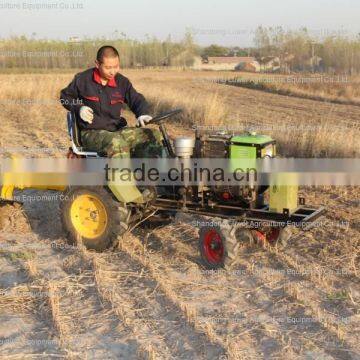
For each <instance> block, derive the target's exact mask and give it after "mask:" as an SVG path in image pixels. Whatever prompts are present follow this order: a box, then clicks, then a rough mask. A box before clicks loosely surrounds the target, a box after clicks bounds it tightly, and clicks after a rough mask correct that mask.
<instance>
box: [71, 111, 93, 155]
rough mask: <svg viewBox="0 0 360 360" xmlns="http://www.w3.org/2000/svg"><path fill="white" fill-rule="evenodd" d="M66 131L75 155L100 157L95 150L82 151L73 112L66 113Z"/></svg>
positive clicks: (78, 129)
mask: <svg viewBox="0 0 360 360" xmlns="http://www.w3.org/2000/svg"><path fill="white" fill-rule="evenodd" d="M67 125H68V133H69V136H70V141H71V146H72V151H73V153H74V154H75V155H78V156H85V157H100V156H99V154H98V153H97V152H90V151H84V150H83V147H82V143H81V133H80V131H81V130H80V127H79V123H78V118H77V116H76V114H75V112H68V113H67Z"/></svg>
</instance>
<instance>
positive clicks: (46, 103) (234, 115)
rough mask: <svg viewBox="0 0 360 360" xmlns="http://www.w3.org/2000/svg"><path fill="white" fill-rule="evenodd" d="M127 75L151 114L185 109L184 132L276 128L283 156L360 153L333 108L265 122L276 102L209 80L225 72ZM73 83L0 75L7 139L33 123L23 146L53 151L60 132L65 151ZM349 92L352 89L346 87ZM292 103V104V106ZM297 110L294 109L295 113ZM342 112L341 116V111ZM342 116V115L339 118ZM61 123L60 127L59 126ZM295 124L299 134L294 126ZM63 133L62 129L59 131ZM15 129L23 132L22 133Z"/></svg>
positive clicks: (352, 132) (353, 133) (355, 131)
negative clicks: (66, 103) (248, 108)
mask: <svg viewBox="0 0 360 360" xmlns="http://www.w3.org/2000/svg"><path fill="white" fill-rule="evenodd" d="M125 75H127V76H129V78H130V79H131V80H132V81H133V83H134V85H135V86H136V88H137V89H138V90H140V91H141V92H142V93H144V95H145V96H146V97H147V99H148V100H149V102H150V104H151V106H152V112H153V113H160V112H163V111H165V110H169V109H174V108H179V107H180V108H183V109H184V113H183V114H182V115H181V116H179V117H177V120H175V121H177V122H178V123H179V122H180V124H181V125H182V126H183V127H187V128H190V127H192V126H194V125H202V126H204V125H205V126H236V128H237V129H238V131H241V130H245V129H246V128H248V127H249V126H252V125H257V126H264V127H266V126H268V125H277V126H282V127H283V128H282V129H281V130H276V129H274V130H264V131H261V132H263V133H267V134H270V135H272V136H273V137H274V138H276V139H277V141H278V143H279V145H280V150H281V153H282V154H283V155H284V156H299V157H307V156H308V157H355V156H358V155H359V154H360V143H359V142H358V137H359V136H360V130H359V124H358V122H357V121H350V120H349V122H347V121H346V118H341V119H340V118H338V115H337V114H335V115H336V117H335V115H333V114H332V112H336V111H337V109H336V108H335V109H334V110H332V108H329V109H328V111H329V113H328V114H326V111H327V110H326V108H325V107H324V110H323V111H324V114H323V115H321V116H319V114H316V116H314V118H313V119H311V118H301V114H300V113H299V114H297V112H296V111H293V112H292V113H291V114H288V115H286V116H283V115H284V113H282V111H286V113H288V110H287V109H284V110H281V109H279V110H278V111H279V113H278V115H279V117H283V120H281V121H279V119H271V118H267V119H266V120H265V119H264V118H266V112H265V111H262V108H263V107H267V106H268V105H271V104H270V103H271V102H272V101H273V99H272V98H266V97H264V96H273V95H270V94H269V95H266V94H265V95H264V93H263V92H260V91H253V90H242V89H239V88H235V87H229V86H225V85H218V84H215V83H210V82H208V81H207V80H208V79H215V78H216V77H218V78H221V77H222V76H225V74H224V73H222V72H214V73H210V75H209V72H205V73H204V72H191V71H189V72H181V71H169V72H165V71H135V70H131V71H130V70H128V71H127V72H126V73H125ZM227 76H228V75H227ZM71 78H72V75H70V74H56V75H55V74H33V75H29V76H25V77H24V76H23V75H0V81H1V83H2V87H1V90H0V101H1V102H2V103H3V105H4V106H3V111H2V113H1V114H0V118H1V121H2V124H4V125H2V126H3V129H2V130H3V131H4V132H5V134H7V131H9V132H8V133H9V135H10V132H13V131H10V129H7V127H8V126H15V124H14V123H16V124H26V123H27V122H29V121H30V119H31V123H32V124H33V127H32V129H24V132H23V134H22V135H20V134H19V136H21V138H19V142H22V143H23V146H24V145H25V147H31V146H34V144H33V143H32V142H31V141H29V142H25V141H24V139H26V138H25V135H26V134H27V133H26V132H27V131H29V130H31V131H32V133H33V134H35V135H36V136H37V139H38V140H37V141H40V140H39V139H41V143H40V144H39V145H38V146H39V147H46V146H48V147H49V148H51V147H54V144H52V146H51V145H50V144H51V143H53V142H54V140H55V139H50V138H48V136H47V133H48V132H56V133H57V136H56V140H57V143H59V144H60V145H59V146H60V147H61V148H62V147H64V148H65V147H66V140H67V139H66V126H65V120H64V111H62V110H61V105H60V104H59V101H58V96H59V92H60V89H61V88H63V87H65V86H66V85H67V84H68V83H69V82H70V80H71ZM354 84H355V83H354ZM315 85H316V84H315ZM315 85H312V86H313V91H314V92H315V93H316V92H319V93H320V92H321V91H324V90H320V89H318V90H316V87H315ZM284 86H285V85H284ZM286 86H288V85H286ZM289 86H292V85H289ZM309 86H310V85H309ZM354 87H355V86H354ZM296 88H297V89H298V90H299V91H307V90H306V89H305V88H303V86H300V85H296ZM335 88H336V87H334V89H335ZM346 89H348V88H347V87H346ZM238 90H240V91H253V93H243V92H239V93H237V91H238ZM334 91H335V90H334ZM344 91H345V90H344ZM346 91H351V90H346ZM354 93H356V91H355V92H354ZM244 95H245V96H244ZM246 96H250V98H249V99H250V100H251V99H252V100H254V99H255V101H257V102H258V106H257V107H255V109H254V110H253V111H252V113H248V114H245V113H243V112H241V111H240V110H239V106H241V107H243V106H244V105H246V102H247V101H248V100H249V99H248V98H247V97H246ZM279 99H281V97H279ZM289 99H290V98H289ZM267 101H269V103H267ZM290 101H291V100H288V102H290ZM306 101H308V100H306ZM315 103H316V102H315ZM315 103H311V104H310V103H309V106H312V107H313V108H314V109H315V108H317V106H316V104H315ZM320 104H322V103H321V102H319V107H320V106H326V105H320ZM238 105H239V106H238ZM271 106H272V105H271ZM296 106H297V105H294V108H296ZM334 106H343V105H334ZM289 107H290V103H289ZM339 110H341V111H342V109H341V108H339ZM313 111H315V110H313ZM352 111H354V113H356V111H357V110H356V109H355V107H354V109H352ZM359 112H360V111H359ZM126 116H127V117H128V119H129V123H130V125H131V124H134V117H133V115H132V114H130V113H129V112H126ZM339 116H342V115H340V114H339ZM331 117H334V119H331ZM352 117H354V115H352ZM7 124H9V125H7ZM60 124H61V126H59V125H60ZM295 124H296V127H297V129H296V134H295V133H294V127H293V126H294V125H295ZM309 126H310V127H311V126H313V127H315V129H314V130H311V131H310V130H309V129H308V128H309ZM60 128H61V129H62V130H61V131H60V132H59V129H60ZM302 129H303V130H302ZM17 130H18V131H20V129H17ZM29 135H30V134H29ZM28 137H29V136H28ZM6 139H7V137H3V138H2V139H1V142H0V145H1V147H3V148H6V145H7V140H6ZM19 145H20V144H19Z"/></svg>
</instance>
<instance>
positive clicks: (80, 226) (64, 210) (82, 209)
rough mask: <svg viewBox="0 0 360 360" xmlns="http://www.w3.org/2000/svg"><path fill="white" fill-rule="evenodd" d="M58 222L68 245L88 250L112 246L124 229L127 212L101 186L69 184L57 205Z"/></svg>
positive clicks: (115, 243) (125, 208)
mask: <svg viewBox="0 0 360 360" xmlns="http://www.w3.org/2000/svg"><path fill="white" fill-rule="evenodd" d="M60 210H61V222H62V225H63V228H64V231H65V233H66V235H67V239H68V242H69V243H70V244H72V245H73V244H76V243H77V242H78V241H81V242H82V243H83V244H84V246H85V247H86V248H87V249H89V250H96V251H99V252H100V251H104V250H106V249H109V248H115V247H116V246H117V244H118V239H119V237H120V236H121V235H123V234H124V233H125V232H126V231H127V229H128V223H129V211H128V209H127V207H126V205H125V204H122V203H120V202H118V201H117V200H116V199H115V198H114V197H113V195H112V194H111V192H110V190H108V189H107V188H105V187H102V186H92V187H85V186H75V187H69V188H68V189H67V190H66V191H65V193H64V194H63V201H62V202H61V205H60Z"/></svg>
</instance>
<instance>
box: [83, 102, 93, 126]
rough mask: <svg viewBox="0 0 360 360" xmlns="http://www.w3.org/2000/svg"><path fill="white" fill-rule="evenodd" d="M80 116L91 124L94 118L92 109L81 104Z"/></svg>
mask: <svg viewBox="0 0 360 360" xmlns="http://www.w3.org/2000/svg"><path fill="white" fill-rule="evenodd" d="M80 117H81V119H82V120H84V121H85V122H87V123H89V124H92V122H93V120H94V110H93V109H92V108H90V107H88V106H82V107H81V108H80Z"/></svg>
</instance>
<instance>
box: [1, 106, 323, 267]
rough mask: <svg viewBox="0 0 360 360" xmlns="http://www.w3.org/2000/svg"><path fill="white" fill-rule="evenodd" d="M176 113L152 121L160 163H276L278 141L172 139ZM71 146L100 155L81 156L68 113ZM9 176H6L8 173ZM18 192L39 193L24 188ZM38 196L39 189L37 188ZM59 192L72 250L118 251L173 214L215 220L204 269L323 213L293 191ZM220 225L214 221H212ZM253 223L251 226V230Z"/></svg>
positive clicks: (202, 248)
mask: <svg viewBox="0 0 360 360" xmlns="http://www.w3.org/2000/svg"><path fill="white" fill-rule="evenodd" d="M180 111H181V110H174V111H171V112H168V113H165V114H162V115H159V116H156V117H155V118H154V119H153V120H152V121H151V122H150V124H156V125H158V126H159V129H160V131H161V133H162V136H163V150H164V151H163V156H164V157H167V158H173V159H191V158H194V159H224V158H226V159H228V161H229V163H231V164H232V166H237V165H240V166H241V165H242V162H243V161H244V159H252V160H256V159H259V158H266V157H267V158H273V157H275V156H276V141H275V140H273V139H272V138H271V137H270V136H265V135H257V134H255V133H245V134H238V135H236V134H228V133H224V132H222V133H209V132H201V131H196V133H195V136H194V137H179V138H176V139H174V140H172V139H170V138H169V136H168V134H167V131H166V127H165V123H166V121H167V120H168V119H169V118H170V117H172V116H174V115H176V114H178V113H179V112H180ZM67 120H68V131H69V136H70V140H71V148H70V149H69V153H68V158H79V157H80V158H97V157H101V154H97V153H94V152H84V151H82V145H81V140H80V139H81V137H80V128H79V126H78V120H77V117H76V116H75V114H73V113H68V119H67ZM5 177H6V174H5ZM18 188H39V187H37V186H31V184H29V183H27V184H26V185H24V186H22V187H18ZM41 188H42V189H43V188H44V187H41ZM47 188H48V189H52V190H60V191H63V192H64V196H63V199H64V200H63V201H61V205H60V207H61V220H62V224H63V227H64V230H65V232H66V234H67V238H68V240H69V242H70V243H71V244H74V243H76V242H77V241H79V240H81V241H82V243H83V244H84V245H85V247H87V248H88V249H92V250H95V251H104V250H106V249H111V248H115V247H116V245H117V244H118V241H119V240H121V237H122V236H123V235H124V234H125V233H126V232H127V231H128V230H129V229H133V228H134V227H135V226H137V225H139V224H140V223H142V222H144V221H145V220H147V219H150V220H151V219H155V218H156V217H157V218H158V219H165V218H166V219H167V220H169V219H172V218H173V216H174V215H176V214H177V213H186V214H190V215H191V216H192V217H193V218H194V216H199V217H200V218H204V219H209V218H210V219H212V220H211V221H210V222H208V223H206V222H204V223H206V225H205V226H202V227H200V230H199V253H200V257H201V260H202V263H203V265H204V266H205V267H207V268H209V269H219V268H223V267H225V268H226V269H231V268H232V267H233V266H234V264H235V263H236V260H237V257H238V255H239V251H240V248H241V246H240V245H241V243H250V244H252V243H258V244H269V245H270V246H285V245H286V243H287V241H288V239H289V237H290V231H289V227H288V226H287V225H288V224H289V223H291V225H295V226H301V227H304V225H309V226H310V225H311V224H312V223H314V221H315V220H317V219H318V218H319V217H320V216H321V215H322V214H323V213H324V211H325V209H324V208H322V207H320V208H314V207H311V206H306V205H305V201H304V199H303V198H299V197H298V188H297V186H294V185H289V186H287V185H286V186H277V185H272V184H270V185H254V186H250V185H240V184H239V185H229V186H226V185H223V184H219V185H218V184H211V185H206V184H205V185H204V184H202V183H200V182H199V183H198V184H195V185H194V184H191V185H186V183H185V184H182V185H172V186H169V185H166V186H160V185H158V186H151V187H148V188H147V189H146V191H147V192H148V193H149V192H150V193H151V195H152V196H150V199H151V200H145V199H144V198H143V196H141V195H142V193H141V192H140V191H139V189H138V187H136V186H134V187H131V186H130V187H127V186H120V187H117V186H115V185H110V184H109V185H105V186H63V187H57V186H54V187H47ZM13 190H14V186H11V184H9V183H6V181H5V182H4V185H3V186H2V188H1V194H0V198H1V199H2V200H3V201H7V202H9V201H10V202H11V201H13V198H12V197H13ZM214 219H217V220H218V221H213V220H214ZM252 224H256V226H255V225H252Z"/></svg>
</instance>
